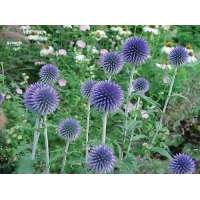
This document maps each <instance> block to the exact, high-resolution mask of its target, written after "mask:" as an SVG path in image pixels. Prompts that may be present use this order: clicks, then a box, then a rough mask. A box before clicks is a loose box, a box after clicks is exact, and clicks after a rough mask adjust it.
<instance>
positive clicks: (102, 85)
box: [90, 81, 124, 112]
mask: <svg viewBox="0 0 200 200" xmlns="http://www.w3.org/2000/svg"><path fill="white" fill-rule="evenodd" d="M123 99H124V94H123V91H122V89H121V87H120V86H119V85H118V84H116V83H114V82H112V81H100V82H98V83H97V84H96V85H95V86H94V88H93V89H92V92H91V95H90V103H91V106H92V107H94V108H95V109H97V110H98V111H102V112H112V111H116V110H117V108H119V107H120V106H121V105H122V103H123Z"/></svg>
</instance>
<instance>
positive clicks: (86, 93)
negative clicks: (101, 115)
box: [81, 80, 96, 99]
mask: <svg viewBox="0 0 200 200" xmlns="http://www.w3.org/2000/svg"><path fill="white" fill-rule="evenodd" d="M95 84H96V81H94V80H87V81H85V82H84V83H83V84H82V86H81V95H82V96H83V97H86V98H87V99H89V98H90V94H91V91H92V89H93V87H94V85H95Z"/></svg>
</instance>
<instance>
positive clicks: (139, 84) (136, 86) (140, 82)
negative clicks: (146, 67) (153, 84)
mask: <svg viewBox="0 0 200 200" xmlns="http://www.w3.org/2000/svg"><path fill="white" fill-rule="evenodd" d="M132 86H133V91H134V92H142V93H146V92H147V91H148V90H149V81H147V80H146V79H144V78H142V77H140V78H137V79H135V80H134V81H133V84H132Z"/></svg>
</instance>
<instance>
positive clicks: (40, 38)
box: [27, 35, 47, 42]
mask: <svg viewBox="0 0 200 200" xmlns="http://www.w3.org/2000/svg"><path fill="white" fill-rule="evenodd" d="M27 39H28V40H30V41H40V42H42V41H47V37H46V36H40V35H29V36H27Z"/></svg>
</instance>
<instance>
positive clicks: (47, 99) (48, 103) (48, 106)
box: [24, 83, 59, 115]
mask: <svg viewBox="0 0 200 200" xmlns="http://www.w3.org/2000/svg"><path fill="white" fill-rule="evenodd" d="M24 104H25V106H26V107H27V108H28V109H29V110H30V111H32V112H35V113H37V114H39V115H47V114H49V113H52V112H54V111H55V110H56V108H57V107H58V104H59V97H58V94H57V92H56V90H55V89H54V88H52V87H51V86H49V85H46V84H43V83H35V84H32V85H31V86H30V87H29V88H28V89H27V90H26V92H25V95H24Z"/></svg>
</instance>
